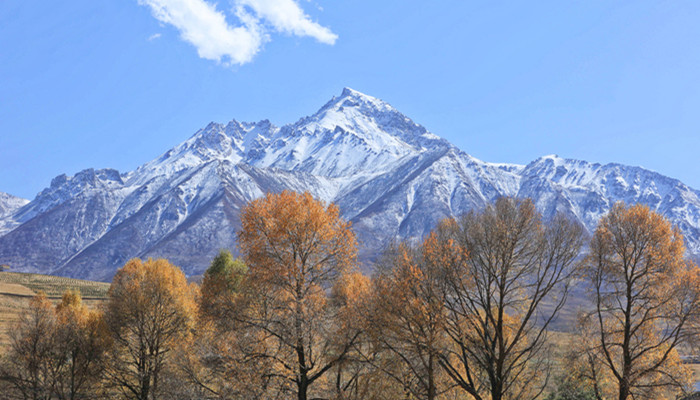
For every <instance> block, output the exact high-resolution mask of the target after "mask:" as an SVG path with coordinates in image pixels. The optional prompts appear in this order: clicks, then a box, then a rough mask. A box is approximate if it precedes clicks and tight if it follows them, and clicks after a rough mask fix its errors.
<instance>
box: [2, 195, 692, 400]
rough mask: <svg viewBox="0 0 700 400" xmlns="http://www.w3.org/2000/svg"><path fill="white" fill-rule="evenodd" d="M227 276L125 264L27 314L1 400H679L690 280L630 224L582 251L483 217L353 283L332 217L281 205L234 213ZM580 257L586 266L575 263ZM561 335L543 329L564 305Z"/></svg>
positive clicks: (526, 226) (583, 244)
mask: <svg viewBox="0 0 700 400" xmlns="http://www.w3.org/2000/svg"><path fill="white" fill-rule="evenodd" d="M238 242H239V247H240V253H241V254H242V258H240V259H236V258H234V257H233V256H232V255H231V253H230V252H228V251H221V252H220V253H219V255H218V256H217V257H216V258H214V260H213V261H212V263H211V266H210V267H209V268H208V269H207V271H206V273H205V274H204V276H203V279H202V282H201V285H198V284H194V283H188V281H187V279H186V277H185V275H184V274H183V273H182V271H181V270H180V269H179V268H177V267H175V266H173V265H172V264H170V263H169V262H168V261H167V260H164V259H158V260H152V259H149V260H147V261H142V260H139V259H133V260H131V261H129V262H128V263H126V265H124V267H122V268H121V269H119V270H118V271H117V273H116V275H115V277H114V280H113V281H112V284H111V286H110V289H109V292H108V299H107V301H106V303H105V304H104V306H103V307H102V308H99V309H94V310H92V309H88V308H87V307H86V306H85V305H83V304H82V302H81V298H80V295H79V294H78V293H76V292H72V291H69V292H66V293H65V295H64V296H63V299H62V300H61V301H60V302H59V303H58V304H57V305H53V304H52V303H51V302H50V301H49V300H48V299H47V298H46V296H45V295H43V294H39V295H38V296H36V297H35V298H34V299H32V301H31V304H30V307H29V309H28V311H27V312H26V313H25V314H24V315H23V316H22V318H21V321H20V322H19V324H18V325H17V327H16V329H14V330H13V331H12V333H11V343H10V346H9V347H8V348H7V351H6V352H5V354H4V355H3V358H2V361H1V362H0V385H1V386H0V391H1V392H2V397H3V398H8V399H45V400H50V399H71V400H77V399H102V398H117V399H135V400H150V399H173V400H178V399H183V400H184V399H298V400H308V399H314V400H319V399H337V400H341V399H342V400H351V399H388V400H390V399H397V400H399V399H406V400H408V399H425V400H434V399H445V400H448V399H449V400H457V399H473V400H487V399H488V400H506V399H524V400H534V399H544V400H612V399H617V400H632V399H635V400H640V399H648V400H662V399H669V400H671V399H677V398H679V397H680V396H683V395H686V394H688V393H689V392H690V391H691V390H692V384H693V376H692V373H691V371H690V370H689V369H688V368H687V365H686V364H684V363H683V362H682V359H681V356H680V353H681V352H683V353H684V354H690V353H691V352H692V350H693V349H694V348H695V347H694V346H695V344H696V343H695V339H697V338H698V331H697V328H698V323H699V322H700V286H699V283H700V275H699V274H700V272H699V270H698V267H697V266H696V265H695V264H694V263H692V262H691V261H690V260H689V259H687V258H686V256H685V248H684V244H683V237H682V235H681V233H680V231H679V230H678V229H677V228H675V227H673V226H672V225H671V224H670V223H669V222H668V221H667V220H665V219H664V218H663V217H661V216H660V215H659V214H657V213H655V212H653V211H651V210H649V209H648V208H647V207H644V206H640V205H634V206H629V207H628V206H625V205H624V204H616V205H615V206H614V207H613V208H612V210H611V211H610V212H609V213H608V214H607V215H606V216H604V217H603V218H602V219H601V220H600V223H599V225H598V227H597V229H596V230H595V232H594V233H593V235H592V237H590V238H587V237H586V236H585V232H584V230H583V228H582V227H581V226H579V225H578V224H577V223H575V222H572V221H571V220H569V219H567V218H566V217H564V216H562V215H557V216H556V217H554V218H552V219H551V220H547V221H545V220H543V218H542V216H541V215H540V214H539V213H538V212H537V211H536V209H535V206H534V205H533V203H532V202H531V201H530V200H526V199H525V200H520V199H514V198H501V199H499V200H498V201H496V203H495V204H493V205H491V206H488V207H486V208H485V209H483V210H480V211H474V212H471V213H469V214H467V215H465V216H463V217H461V218H458V219H446V220H444V221H442V222H441V223H440V224H439V226H438V227H436V228H435V229H434V230H433V231H432V232H431V233H430V234H429V235H428V236H427V237H426V238H424V239H423V240H422V241H421V242H418V243H416V242H399V243H394V244H392V245H390V246H388V247H387V250H386V251H385V253H384V255H383V256H382V258H381V259H380V260H379V261H377V263H376V270H375V271H374V273H373V275H372V276H371V277H369V276H367V275H365V274H363V273H362V272H361V271H360V270H359V268H358V267H357V247H358V246H357V242H356V239H355V236H354V234H353V231H352V229H351V225H350V223H349V222H347V221H345V220H343V219H342V218H341V217H340V213H339V210H338V208H337V207H336V206H335V205H333V204H330V205H326V204H324V203H322V202H320V201H317V200H315V199H314V198H313V197H312V196H311V195H310V194H308V193H303V194H297V193H294V192H288V191H285V192H282V193H279V194H268V195H267V196H265V197H263V198H260V199H257V200H254V201H251V202H250V203H248V205H247V206H246V207H245V208H244V209H243V210H242V213H241V230H240V232H239V234H238ZM584 249H585V255H581V254H582V250H584ZM579 287H584V288H585V294H584V296H585V299H586V302H585V305H584V306H583V307H581V309H580V310H579V312H578V315H577V320H576V322H575V323H574V324H575V325H574V326H571V327H569V328H570V331H571V333H570V334H569V335H567V337H568V338H567V339H566V340H565V341H564V342H563V343H562V341H561V340H560V341H559V343H555V341H554V340H553V338H552V336H553V334H552V332H553V329H552V326H553V324H554V323H555V322H556V321H557V317H559V316H561V311H562V309H563V308H564V306H565V304H566V302H567V299H569V298H570V297H571V295H572V291H573V290H574V289H575V288H579Z"/></svg>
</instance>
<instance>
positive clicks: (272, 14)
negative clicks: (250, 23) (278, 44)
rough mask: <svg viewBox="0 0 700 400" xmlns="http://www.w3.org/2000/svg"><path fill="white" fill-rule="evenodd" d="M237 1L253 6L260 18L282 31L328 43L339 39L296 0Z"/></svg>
mask: <svg viewBox="0 0 700 400" xmlns="http://www.w3.org/2000/svg"><path fill="white" fill-rule="evenodd" d="M236 2H237V3H238V4H240V5H244V6H248V7H250V8H252V9H253V10H254V11H255V13H256V14H257V15H258V16H259V17H260V18H262V19H264V20H266V21H267V22H269V23H270V24H271V25H272V26H273V27H274V28H275V29H276V30H278V31H280V32H284V33H288V34H292V35H296V36H310V37H313V38H314V39H316V40H318V41H319V42H321V43H326V44H334V43H335V41H336V39H338V36H337V35H336V34H334V33H333V32H331V30H330V29H328V28H326V27H324V26H321V25H319V24H317V23H316V22H313V21H311V20H310V19H309V16H308V15H306V14H304V11H303V10H302V9H301V8H300V7H299V4H297V3H296V2H295V1H294V0H237V1H236Z"/></svg>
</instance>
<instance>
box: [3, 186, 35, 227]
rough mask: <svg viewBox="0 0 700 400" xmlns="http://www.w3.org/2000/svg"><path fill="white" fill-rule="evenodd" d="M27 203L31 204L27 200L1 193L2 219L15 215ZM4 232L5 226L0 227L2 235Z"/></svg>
mask: <svg viewBox="0 0 700 400" xmlns="http://www.w3.org/2000/svg"><path fill="white" fill-rule="evenodd" d="M27 203H29V200H27V199H23V198H21V197H17V196H13V195H11V194H8V193H3V192H0V219H2V218H3V217H5V216H8V215H10V214H12V213H14V212H15V211H17V210H18V209H19V208H20V207H22V206H23V205H25V204H27ZM8 229H9V228H8ZM2 232H3V226H2V225H0V234H2Z"/></svg>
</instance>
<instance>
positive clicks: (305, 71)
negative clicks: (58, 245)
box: [0, 0, 700, 198]
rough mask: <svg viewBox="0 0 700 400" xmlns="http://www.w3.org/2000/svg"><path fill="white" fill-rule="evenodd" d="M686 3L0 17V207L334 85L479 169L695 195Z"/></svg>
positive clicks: (693, 79) (49, 10)
mask: <svg viewBox="0 0 700 400" xmlns="http://www.w3.org/2000/svg"><path fill="white" fill-rule="evenodd" d="M699 21H700V2H697V1H682V0H680V1H642V0H637V1H594V0H581V1H534V2H533V1H527V2H525V1H521V2H520V1H509V2H501V1H493V0H484V1H469V0H459V1H451V0H441V1H436V2H426V1H413V0H384V1H377V0H372V1H364V0H219V1H218V2H217V3H216V4H214V2H213V1H211V0H99V1H95V0H68V1H66V0H62V1H58V0H42V1H27V0H2V1H0V171H1V172H0V191H4V192H8V193H11V194H15V195H18V196H22V197H26V198H33V197H34V195H35V194H36V193H37V192H38V191H39V190H41V189H42V188H44V187H46V186H47V185H48V184H49V183H50V181H51V179H52V178H53V177H54V176H56V175H59V174H61V173H67V174H69V175H71V174H74V173H76V172H78V171H80V170H81V169H84V168H89V167H95V168H105V167H110V168H116V169H118V170H120V171H128V170H131V169H133V168H135V167H137V166H138V165H140V164H142V163H144V162H146V161H149V160H151V159H153V158H155V157H156V156H158V155H159V154H161V153H163V152H165V151H166V150H167V149H169V148H170V147H173V146H174V145H176V144H178V143H179V142H181V141H183V140H184V139H186V138H187V137H189V136H190V135H192V134H193V133H194V132H195V131H196V130H197V129H199V128H201V127H203V126H205V125H206V123H208V122H209V121H218V122H226V121H229V120H231V119H232V118H236V119H238V120H244V121H257V120H260V119H264V118H267V119H270V120H271V121H272V122H273V123H276V124H285V123H289V122H294V121H295V120H297V119H298V118H300V117H302V116H306V115H309V114H311V113H313V112H314V111H316V110H317V109H318V108H319V107H320V106H321V105H323V104H324V103H325V102H326V101H327V100H328V99H330V98H331V97H332V96H334V95H338V94H340V92H341V90H342V88H343V87H345V86H349V87H352V88H354V89H357V90H360V91H362V92H364V93H367V94H370V95H373V96H376V97H379V98H381V99H383V100H386V101H388V102H389V103H391V104H392V105H394V106H395V107H396V108H398V109H399V110H400V111H402V112H404V113H405V114H406V115H408V116H409V117H411V118H412V119H414V120H415V121H416V122H418V123H420V124H422V125H424V126H426V127H427V128H428V129H429V130H431V131H432V132H434V133H436V134H438V135H440V136H442V137H444V138H446V139H448V140H450V141H451V142H452V143H454V144H455V145H457V146H458V147H460V148H461V149H463V150H464V151H466V152H468V153H470V154H472V155H473V156H475V157H478V158H481V159H483V160H486V161H492V162H511V163H527V162H529V161H531V160H533V159H535V158H537V157H539V156H542V155H546V154H552V153H554V154H558V155H560V156H562V157H568V158H578V159H585V160H588V161H594V162H620V163H624V164H630V165H641V166H644V167H646V168H649V169H652V170H655V171H658V172H661V173H663V174H666V175H669V176H671V177H674V178H678V179H681V180H682V181H684V182H685V183H687V184H689V185H691V186H693V187H695V188H700V162H698V157H697V152H698V149H700V22H699Z"/></svg>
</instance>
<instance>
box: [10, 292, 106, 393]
mask: <svg viewBox="0 0 700 400" xmlns="http://www.w3.org/2000/svg"><path fill="white" fill-rule="evenodd" d="M109 343H110V338H109V335H108V332H107V329H106V326H105V324H104V320H103V319H102V314H101V313H100V312H98V311H94V310H89V309H87V307H85V306H84V305H83V304H82V300H81V297H80V294H79V293H78V292H75V291H70V290H69V291H66V293H64V295H63V298H62V300H61V302H60V303H59V304H58V305H57V306H56V307H54V306H53V305H52V304H51V302H50V301H49V300H48V298H47V297H46V295H44V294H43V293H40V294H39V295H37V296H36V297H34V298H33V299H32V300H31V302H30V305H29V309H28V310H27V312H26V313H25V314H24V315H23V316H22V319H21V320H20V323H19V325H18V327H17V329H16V330H14V331H13V333H12V334H11V345H10V349H9V351H8V354H7V356H6V358H5V359H4V360H3V364H2V367H1V368H0V377H1V378H2V380H4V381H6V382H8V383H9V384H10V387H11V390H9V391H4V392H3V396H5V397H6V398H19V399H60V400H63V399H69V400H78V399H97V398H102V394H101V393H100V388H101V384H100V383H101V380H102V377H103V375H102V371H103V369H104V359H105V357H104V356H105V353H106V351H107V349H108V348H109Z"/></svg>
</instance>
